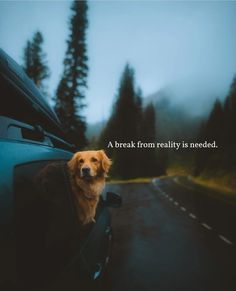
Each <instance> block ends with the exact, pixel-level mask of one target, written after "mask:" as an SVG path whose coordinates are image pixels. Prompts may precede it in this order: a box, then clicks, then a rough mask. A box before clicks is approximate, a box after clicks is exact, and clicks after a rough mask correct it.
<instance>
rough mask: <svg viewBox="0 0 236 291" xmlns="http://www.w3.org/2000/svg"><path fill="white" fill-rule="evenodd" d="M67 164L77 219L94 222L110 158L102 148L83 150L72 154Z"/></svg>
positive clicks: (83, 222)
mask: <svg viewBox="0 0 236 291" xmlns="http://www.w3.org/2000/svg"><path fill="white" fill-rule="evenodd" d="M67 166H68V169H69V174H70V181H71V186H72V192H73V194H74V197H75V201H76V209H77V214H78V218H79V221H80V222H81V223H82V224H88V223H90V222H95V220H94V217H95V214H96V208H97V204H98V201H99V196H100V195H101V193H102V191H103V188H104V186H105V178H106V176H107V174H108V171H109V168H110V166H111V160H110V159H109V158H108V157H107V156H106V154H105V152H104V151H103V150H99V151H83V152H77V153H76V154H74V156H73V157H72V159H71V160H70V161H69V162H68V163H67Z"/></svg>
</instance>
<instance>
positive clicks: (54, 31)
mask: <svg viewBox="0 0 236 291" xmlns="http://www.w3.org/2000/svg"><path fill="white" fill-rule="evenodd" d="M70 5H71V1H1V2H0V46H1V47H2V48H3V49H4V50H5V51H6V52H7V53H8V54H10V55H11V56H12V57H13V58H14V59H15V60H16V61H17V62H18V63H22V55H23V47H24V46H25V43H26V41H27V39H29V38H31V37H32V34H33V33H34V32H35V31H36V30H40V31H41V32H42V33H43V36H44V39H45V43H44V48H45V51H46V53H47V57H48V61H49V66H50V69H51V72H52V74H51V77H50V80H49V91H50V94H51V95H53V93H54V92H55V89H56V86H57V84H58V82H59V79H60V75H61V73H62V62H63V57H64V54H65V50H66V44H65V40H66V39H67V35H68V20H69V17H70ZM88 17H89V29H88V39H87V43H88V56H89V79H88V84H89V89H88V91H87V103H88V108H87V109H86V111H85V112H84V113H85V115H86V117H87V120H88V121H89V122H95V121H99V120H102V119H104V118H107V117H108V116H109V112H110V109H111V106H112V102H113V101H114V97H115V94H116V92H117V88H118V83H119V79H120V75H121V72H122V70H123V68H124V66H125V63H126V62H129V63H130V64H131V65H132V66H133V67H134V69H135V71H136V80H137V84H138V85H139V86H140V87H141V89H142V90H143V94H144V96H148V95H149V94H152V93H155V92H156V91H158V90H159V89H161V88H166V87H167V88H171V91H172V92H173V96H172V98H173V99H174V101H184V102H185V103H186V104H192V105H193V106H192V111H193V113H198V112H199V110H200V111H201V110H204V108H205V107H206V104H208V103H209V100H212V99H213V98H215V97H220V98H223V97H224V96H225V94H226V93H227V91H228V87H229V85H230V83H231V81H232V78H233V75H234V74H235V73H236V37H235V36H236V2H223V1H222V2H219V1H218V2H212V1H209V2H199V1H198V2H191V1H186V2H177V1H176V2H173V1H172V2H168V1H89V14H88Z"/></svg>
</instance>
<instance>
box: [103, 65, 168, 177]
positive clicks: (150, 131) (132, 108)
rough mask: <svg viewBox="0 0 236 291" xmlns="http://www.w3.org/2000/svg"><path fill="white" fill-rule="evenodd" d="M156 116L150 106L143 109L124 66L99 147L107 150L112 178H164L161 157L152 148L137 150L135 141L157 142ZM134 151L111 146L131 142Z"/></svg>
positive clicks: (131, 71)
mask: <svg viewBox="0 0 236 291" xmlns="http://www.w3.org/2000/svg"><path fill="white" fill-rule="evenodd" d="M155 124H156V113H155V108H154V106H153V104H152V103H150V104H148V105H147V106H146V107H144V108H143V105H142V93H141V90H140V89H139V88H136V85H135V74H134V69H133V68H132V67H131V66H130V65H129V64H127V65H126V66H125V68H124V71H123V73H122V76H121V79H120V84H119V87H118V93H117V96H116V101H115V103H114V105H113V110H112V114H111V116H110V118H109V120H108V122H107V125H106V127H105V129H104V130H103V132H102V134H101V136H100V139H99V146H100V147H102V148H106V149H107V152H108V154H109V156H110V157H112V160H113V162H114V166H113V169H112V171H113V176H116V177H117V178H122V179H129V178H135V177H152V176H159V175H163V174H165V170H166V163H165V162H166V159H163V156H164V153H163V152H162V153H160V152H157V151H156V149H155V148H138V147H137V143H138V141H142V142H145V143H149V142H150V143H153V142H155V141H156V127H155ZM131 141H132V142H133V143H134V144H136V146H135V147H134V148H117V147H113V146H110V147H109V143H111V144H115V142H118V143H125V144H129V143H130V142H131Z"/></svg>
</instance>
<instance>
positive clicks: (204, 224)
mask: <svg viewBox="0 0 236 291" xmlns="http://www.w3.org/2000/svg"><path fill="white" fill-rule="evenodd" d="M201 225H202V226H203V227H205V228H206V229H208V230H212V227H211V226H210V225H208V224H207V223H205V222H203V223H201Z"/></svg>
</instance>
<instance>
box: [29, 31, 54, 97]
mask: <svg viewBox="0 0 236 291" xmlns="http://www.w3.org/2000/svg"><path fill="white" fill-rule="evenodd" d="M23 61H24V64H23V68H24V70H25V72H26V73H27V75H28V76H29V77H30V78H31V79H32V80H33V81H34V83H35V84H36V85H37V86H38V87H39V88H40V89H41V91H42V93H44V94H46V87H45V80H46V79H47V78H48V77H49V76H50V72H49V68H48V65H47V61H46V54H45V53H44V51H43V36H42V34H41V32H39V31H37V32H35V34H34V35H33V37H32V40H31V41H30V40H29V41H27V44H26V47H25V49H24V57H23Z"/></svg>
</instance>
